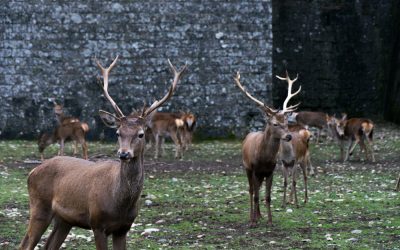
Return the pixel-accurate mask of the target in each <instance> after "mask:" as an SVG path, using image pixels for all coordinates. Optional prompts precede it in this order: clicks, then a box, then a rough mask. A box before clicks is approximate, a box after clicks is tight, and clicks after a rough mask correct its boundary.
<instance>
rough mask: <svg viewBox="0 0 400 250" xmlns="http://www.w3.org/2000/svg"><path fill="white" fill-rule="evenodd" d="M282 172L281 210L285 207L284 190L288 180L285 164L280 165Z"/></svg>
mask: <svg viewBox="0 0 400 250" xmlns="http://www.w3.org/2000/svg"><path fill="white" fill-rule="evenodd" d="M282 170H283V201H282V208H285V207H286V190H287V179H288V168H287V166H285V164H282Z"/></svg>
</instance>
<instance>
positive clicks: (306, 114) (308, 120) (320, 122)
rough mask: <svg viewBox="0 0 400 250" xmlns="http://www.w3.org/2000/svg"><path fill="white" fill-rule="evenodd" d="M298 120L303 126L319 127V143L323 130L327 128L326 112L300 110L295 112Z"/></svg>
mask: <svg viewBox="0 0 400 250" xmlns="http://www.w3.org/2000/svg"><path fill="white" fill-rule="evenodd" d="M295 115H296V122H297V123H298V124H299V125H301V126H310V127H315V128H317V143H318V142H319V137H320V135H321V130H322V129H326V128H327V124H326V113H323V112H313V111H300V112H298V113H296V114H295Z"/></svg>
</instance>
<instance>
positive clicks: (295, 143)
mask: <svg viewBox="0 0 400 250" xmlns="http://www.w3.org/2000/svg"><path fill="white" fill-rule="evenodd" d="M290 134H291V135H292V140H291V141H290V142H285V141H282V142H281V148H280V154H279V158H280V160H281V161H282V166H283V177H284V193H283V202H282V207H286V189H287V179H288V175H289V172H290V171H292V190H291V192H290V200H292V195H293V193H294V203H295V205H296V206H297V207H298V200H297V190H296V179H297V167H296V165H297V164H299V166H300V168H301V169H302V172H303V180H304V203H307V201H308V192H307V171H308V169H310V174H311V175H314V168H313V166H312V164H311V160H310V151H309V140H310V136H311V133H310V131H308V130H307V129H301V130H298V131H293V132H291V133H290Z"/></svg>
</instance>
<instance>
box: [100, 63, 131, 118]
mask: <svg viewBox="0 0 400 250" xmlns="http://www.w3.org/2000/svg"><path fill="white" fill-rule="evenodd" d="M117 60H118V56H117V57H115V59H114V61H113V62H112V63H111V64H110V66H108V68H106V69H105V68H104V67H103V66H101V64H100V62H99V60H97V59H96V63H97V66H99V68H100V69H101V74H102V75H103V83H104V84H103V85H102V86H101V87H102V88H103V90H104V95H105V96H106V98H107V100H108V101H109V102H110V103H111V105H112V106H113V108H114V110H115V112H117V116H118V117H120V118H121V117H124V116H125V115H124V114H123V113H122V111H121V109H120V108H119V107H118V105H117V104H116V103H115V102H114V100H113V99H112V98H111V96H110V95H109V94H108V74H109V73H110V71H111V69H112V68H113V67H114V66H115V64H116V63H117Z"/></svg>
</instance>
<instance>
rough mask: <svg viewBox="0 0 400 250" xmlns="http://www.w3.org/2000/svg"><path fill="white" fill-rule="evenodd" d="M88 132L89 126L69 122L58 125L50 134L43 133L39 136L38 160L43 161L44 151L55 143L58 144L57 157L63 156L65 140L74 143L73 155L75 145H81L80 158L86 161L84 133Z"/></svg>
mask: <svg viewBox="0 0 400 250" xmlns="http://www.w3.org/2000/svg"><path fill="white" fill-rule="evenodd" d="M88 130H89V126H87V124H86V123H81V122H79V120H78V122H71V123H67V122H65V123H63V124H61V125H58V126H57V127H56V128H55V129H54V131H53V132H52V133H47V132H45V133H43V134H41V135H40V136H39V140H38V147H39V152H40V158H41V160H42V161H43V160H44V150H45V149H46V148H47V147H48V146H49V145H51V144H54V143H56V142H59V143H60V150H59V155H64V144H65V142H66V141H67V140H72V141H74V142H75V146H74V155H75V154H76V152H77V146H76V144H77V143H79V144H81V145H82V157H83V158H84V159H85V160H87V159H88V153H87V151H88V147H87V143H86V139H85V137H86V133H87V132H88Z"/></svg>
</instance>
